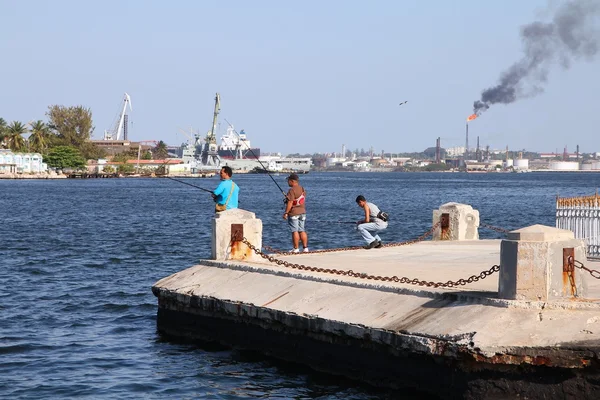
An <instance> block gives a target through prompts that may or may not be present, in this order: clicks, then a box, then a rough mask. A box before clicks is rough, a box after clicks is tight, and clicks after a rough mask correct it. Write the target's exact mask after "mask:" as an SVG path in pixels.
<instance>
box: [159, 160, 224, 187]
mask: <svg viewBox="0 0 600 400" xmlns="http://www.w3.org/2000/svg"><path fill="white" fill-rule="evenodd" d="M170 161H171V160H170V159H167V160H166V161H165V162H164V163H162V164H161V165H160V166H159V167H158V168H164V167H165V166H166V165H167V164H168V163H169V162H170ZM164 177H165V178H167V179H170V180H172V181H175V182H179V183H183V184H184V185H188V186H191V187H195V188H196V189H200V190H203V191H205V192H209V193H212V192H213V191H212V190H208V189H204V188H203V187H200V186H196V185H192V184H191V183H187V182H184V181H181V180H179V179H175V178H171V177H170V176H168V175H167V171H166V169H165V175H164Z"/></svg>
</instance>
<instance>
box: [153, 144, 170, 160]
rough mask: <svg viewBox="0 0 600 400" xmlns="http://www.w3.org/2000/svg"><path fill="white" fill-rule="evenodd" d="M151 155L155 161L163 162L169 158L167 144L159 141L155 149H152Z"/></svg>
mask: <svg viewBox="0 0 600 400" xmlns="http://www.w3.org/2000/svg"><path fill="white" fill-rule="evenodd" d="M152 153H153V154H154V159H155V160H164V159H165V158H167V157H169V151H168V150H167V144H166V143H165V142H163V141H162V140H161V141H160V142H158V144H157V145H156V147H154V150H152Z"/></svg>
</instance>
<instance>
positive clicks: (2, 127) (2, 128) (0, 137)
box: [0, 118, 6, 149]
mask: <svg viewBox="0 0 600 400" xmlns="http://www.w3.org/2000/svg"><path fill="white" fill-rule="evenodd" d="M5 138H6V121H5V120H4V118H0V149H2V148H4V147H5V143H4V139H5Z"/></svg>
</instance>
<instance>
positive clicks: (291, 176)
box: [287, 174, 300, 181]
mask: <svg viewBox="0 0 600 400" xmlns="http://www.w3.org/2000/svg"><path fill="white" fill-rule="evenodd" d="M287 180H288V181H299V180H300V178H298V175H296V174H290V176H288V177H287Z"/></svg>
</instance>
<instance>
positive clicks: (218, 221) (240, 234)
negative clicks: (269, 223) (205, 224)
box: [211, 208, 262, 261]
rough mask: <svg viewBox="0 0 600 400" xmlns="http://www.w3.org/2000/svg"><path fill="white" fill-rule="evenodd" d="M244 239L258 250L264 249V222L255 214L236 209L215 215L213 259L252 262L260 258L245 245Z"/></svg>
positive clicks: (212, 243)
mask: <svg viewBox="0 0 600 400" xmlns="http://www.w3.org/2000/svg"><path fill="white" fill-rule="evenodd" d="M244 238H246V240H248V242H249V243H251V244H252V245H254V246H256V248H258V249H260V248H262V221H261V220H260V219H258V218H256V215H255V214H254V213H253V212H250V211H246V210H242V209H239V208H234V209H231V210H225V211H221V212H218V213H215V217H214V219H213V221H212V241H211V246H212V249H211V250H212V253H211V258H212V259H213V260H245V261H252V260H254V259H257V257H260V256H258V255H257V254H255V253H254V251H252V250H251V249H250V248H249V247H248V246H246V245H245V244H244V243H243V239H244Z"/></svg>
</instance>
